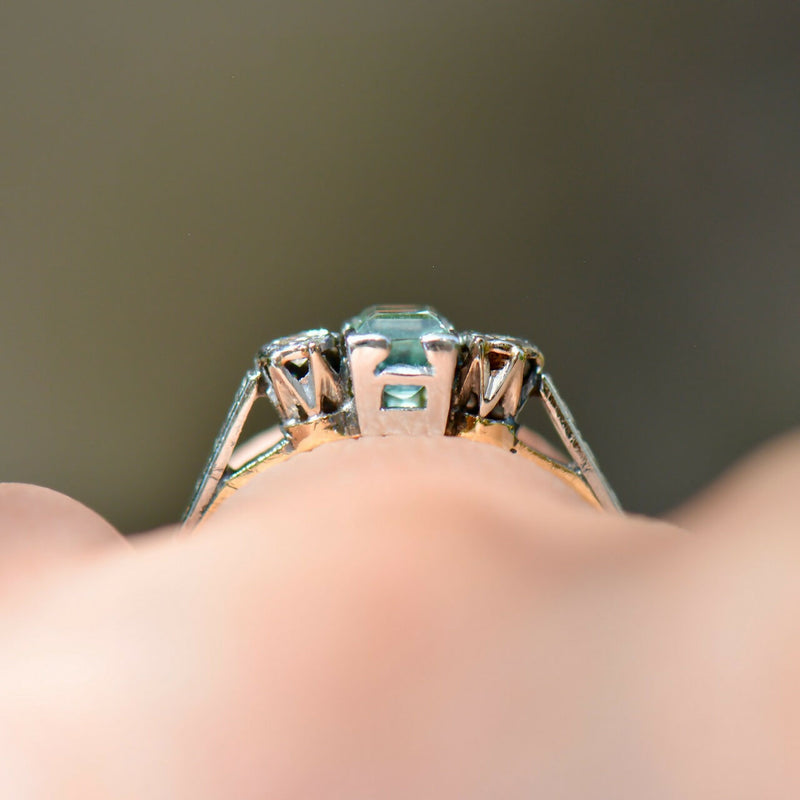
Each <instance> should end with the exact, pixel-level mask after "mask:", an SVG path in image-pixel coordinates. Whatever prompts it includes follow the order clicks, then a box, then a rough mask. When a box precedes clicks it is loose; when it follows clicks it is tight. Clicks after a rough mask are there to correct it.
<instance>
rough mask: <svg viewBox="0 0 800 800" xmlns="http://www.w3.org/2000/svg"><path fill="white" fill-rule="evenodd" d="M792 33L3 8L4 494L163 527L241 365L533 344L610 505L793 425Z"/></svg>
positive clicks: (608, 7)
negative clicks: (517, 339) (605, 481)
mask: <svg viewBox="0 0 800 800" xmlns="http://www.w3.org/2000/svg"><path fill="white" fill-rule="evenodd" d="M799 32H800V4H798V3H797V2H794V0H786V1H785V2H774V1H769V0H758V1H757V2H755V1H754V2H733V1H731V2H711V1H710V0H706V1H704V2H699V1H698V0H678V2H669V3H667V2H662V3H650V2H641V3H620V2H598V1H597V0H593V1H590V0H583V1H582V2H575V1H574V0H573V1H572V2H567V1H565V0H559V1H558V2H555V1H553V0H551V1H549V2H547V1H538V0H537V1H536V2H532V0H524V1H519V2H502V1H500V2H478V0H466V1H465V2H436V0H434V1H433V2H416V1H415V2H377V1H376V0H350V1H349V2H334V1H333V0H314V2H299V1H295V2H264V0H260V1H259V2H254V0H228V1H227V2H219V1H217V2H209V1H207V0H200V2H190V0H175V1H174V2H164V0H158V1H157V2H156V0H139V1H138V2H135V3H132V2H121V1H120V0H110V2H109V0H102V2H100V0H73V2H70V3H61V2H56V1H55V0H49V1H48V2H41V0H25V2H17V3H6V4H3V5H2V9H0V113H1V114H2V125H0V270H1V272H0V332H1V334H2V335H1V336H0V388H1V389H2V414H0V441H2V447H1V448H0V479H3V480H18V481H33V482H37V483H41V484H45V485H48V486H52V487H54V488H57V489H59V490H61V491H64V492H67V493H70V494H72V495H74V496H76V497H78V498H79V499H81V500H82V501H84V502H85V503H87V504H89V505H91V506H93V507H95V508H97V509H98V510H99V511H100V512H101V513H103V514H104V515H106V516H107V517H108V518H109V519H110V520H111V521H112V522H114V523H115V524H117V525H119V526H120V527H121V528H122V529H123V530H126V531H132V530H137V529H142V528H146V527H150V526H154V525H157V524H160V523H164V522H167V521H170V520H174V519H176V518H177V517H178V515H179V514H180V512H181V509H182V507H183V504H184V502H185V500H186V498H187V497H188V494H189V492H190V489H191V486H192V483H193V481H194V479H195V477H196V474H197V472H198V471H199V469H200V467H201V464H202V462H203V460H204V458H205V456H206V454H207V451H208V449H209V447H210V444H211V441H212V439H213V437H214V435H215V433H216V430H217V428H218V426H219V424H220V422H221V420H222V417H223V415H224V413H225V411H226V408H227V405H228V403H229V401H230V398H231V396H232V394H233V391H234V389H235V387H236V385H237V383H238V381H239V379H240V377H241V374H242V373H243V371H244V369H245V368H246V367H247V366H248V364H249V361H250V358H251V356H252V354H253V353H254V351H255V350H256V348H257V347H258V345H260V344H261V343H262V342H263V341H266V340H268V339H271V338H273V337H275V336H278V335H282V334H288V333H292V332H295V331H298V330H301V329H303V328H306V327H312V326H318V325H327V326H337V325H338V324H339V322H340V321H341V320H342V319H343V318H344V317H347V316H349V315H351V314H352V313H354V312H356V311H358V310H359V309H360V308H361V307H362V306H365V305H368V304H370V303H374V302H392V301H394V302H397V301H417V302H425V303H430V304H433V305H434V306H436V307H438V308H439V309H440V310H441V311H442V312H443V313H444V314H445V315H447V316H448V317H450V318H451V319H452V320H453V321H454V322H455V323H456V325H458V326H461V327H471V328H477V329H479V330H487V331H500V332H506V333H512V334H517V335H523V336H527V337H529V338H531V339H532V340H533V341H535V342H536V343H537V344H538V345H539V346H540V347H541V348H542V349H543V350H544V352H545V354H546V356H547V360H548V364H549V367H550V369H551V372H552V374H553V375H554V377H555V378H556V380H557V382H558V384H559V387H560V388H561V390H562V393H563V394H564V395H565V397H566V398H567V400H568V402H569V403H570V404H571V406H572V407H573V410H574V411H575V413H576V416H577V418H578V421H579V422H580V424H581V426H582V427H583V429H584V432H585V433H586V435H587V438H588V440H589V441H590V442H591V444H592V446H593V448H594V449H595V451H596V452H597V454H598V455H599V456H600V460H601V462H602V464H603V465H604V467H605V469H606V471H607V473H608V475H609V477H610V479H611V480H612V482H613V484H614V485H615V487H616V488H617V489H618V491H619V494H620V496H621V498H622V499H623V501H624V502H625V504H626V505H627V506H628V507H630V508H633V509H636V510H645V511H659V510H663V509H665V508H667V507H669V506H670V505H671V504H673V503H676V502H677V501H679V500H680V499H681V498H683V497H685V496H686V495H687V494H689V493H690V492H692V491H694V490H695V489H696V488H697V487H699V486H701V485H702V484H703V483H704V482H706V481H707V480H708V479H710V478H711V477H712V476H713V475H714V474H715V473H717V472H718V471H719V470H720V469H721V468H722V467H723V466H724V465H725V464H727V463H729V462H730V461H731V460H732V459H733V458H734V457H736V456H737V455H738V454H741V453H743V452H744V451H745V450H747V449H748V448H750V447H751V446H753V445H754V444H755V443H756V442H758V441H760V440H762V439H763V438H765V437H767V436H769V435H772V434H774V433H777V432H779V431H782V430H785V429H787V428H789V427H791V426H793V425H795V424H797V422H798V418H799V417H800V377H799V372H800V319H799V314H800V311H799V310H798V309H799V308H800V264H799V260H798V251H799V250H800V199H799V197H798V195H799V194H800V56H799V55H798V33H799Z"/></svg>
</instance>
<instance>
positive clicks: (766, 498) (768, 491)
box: [668, 428, 800, 534]
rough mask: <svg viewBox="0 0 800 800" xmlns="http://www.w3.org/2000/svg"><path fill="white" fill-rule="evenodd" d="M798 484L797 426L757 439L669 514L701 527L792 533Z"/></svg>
mask: <svg viewBox="0 0 800 800" xmlns="http://www.w3.org/2000/svg"><path fill="white" fill-rule="evenodd" d="M799 485H800V428H799V429H795V430H793V431H790V432H788V433H785V434H783V435H781V436H779V437H777V438H775V439H772V440H770V441H768V442H766V443H765V444H763V445H761V447H759V448H758V449H756V450H755V451H754V452H752V453H750V454H748V455H747V456H745V457H744V458H743V459H741V460H740V461H738V462H737V463H735V464H734V465H733V466H732V467H730V468H729V469H728V470H726V471H725V472H724V473H723V474H722V475H721V476H720V477H719V478H717V479H716V480H715V481H714V482H713V483H712V484H711V485H710V486H709V487H707V488H706V489H704V490H702V491H701V492H700V493H699V494H698V495H696V496H695V497H693V498H691V499H690V500H689V501H687V502H686V503H684V504H683V505H682V506H680V507H678V508H677V509H675V510H674V511H672V512H671V513H670V514H669V515H668V517H669V519H670V520H671V521H673V522H675V523H677V524H678V525H680V526H682V527H684V528H687V529H688V530H691V531H696V532H700V533H709V534H711V533H735V532H761V531H766V530H771V531H776V532H778V531H783V530H786V531H794V532H795V533H796V532H797V529H798V523H799V521H800V494H799V493H798V492H797V487H798V486H799Z"/></svg>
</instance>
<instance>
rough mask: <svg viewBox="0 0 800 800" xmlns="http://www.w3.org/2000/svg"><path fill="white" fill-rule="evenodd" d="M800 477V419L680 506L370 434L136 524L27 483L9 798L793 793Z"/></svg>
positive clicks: (1, 730)
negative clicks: (193, 508) (605, 494)
mask: <svg viewBox="0 0 800 800" xmlns="http://www.w3.org/2000/svg"><path fill="white" fill-rule="evenodd" d="M798 485H800V438H798V437H797V436H794V437H793V438H786V439H784V440H781V441H779V442H777V443H776V444H773V445H771V446H769V447H768V448H766V449H765V450H764V451H762V452H760V453H759V454H757V455H756V456H755V457H753V458H752V459H751V460H749V461H748V462H745V463H744V465H743V466H741V467H739V468H737V469H736V470H734V471H733V472H732V473H731V474H730V475H729V476H727V477H726V478H724V479H723V480H722V481H721V482H720V483H719V484H718V485H716V486H715V487H713V488H712V489H711V490H710V491H709V492H708V493H706V495H705V496H703V497H700V498H698V499H697V500H696V501H694V502H692V503H691V504H689V505H688V506H687V507H686V508H685V509H684V510H682V511H680V512H678V513H676V514H675V515H674V522H675V523H677V524H668V523H665V522H659V521H655V520H649V519H645V518H638V517H626V518H620V517H616V516H612V515H607V514H603V513H600V512H596V511H594V510H593V509H591V508H590V507H588V506H587V505H585V504H584V503H583V501H581V500H580V499H579V498H578V497H577V496H574V495H573V494H572V493H571V492H570V491H569V490H567V489H565V488H564V487H563V486H562V484H561V483H560V482H559V481H558V480H556V479H555V478H552V477H551V476H550V475H548V474H547V473H546V472H544V471H543V470H541V469H539V468H538V467H536V466H535V465H533V464H531V463H529V462H525V461H522V460H521V459H517V458H514V456H512V455H511V454H509V453H505V452H502V451H499V450H496V449H494V448H491V447H483V446H480V445H477V444H474V443H471V442H467V441H462V440H460V439H456V438H441V439H402V438H399V437H398V438H387V439H371V440H370V439H362V440H351V441H345V442H342V443H340V444H334V445H328V446H326V447H323V448H320V449H319V450H316V451H314V452H312V453H309V454H307V455H304V456H301V457H298V458H296V459H293V460H292V461H290V462H288V463H286V464H283V465H280V466H278V467H275V468H273V470H271V471H269V472H267V473H265V474H264V475H262V476H260V477H259V478H257V479H255V480H253V481H252V482H251V483H250V484H248V486H247V487H245V488H244V489H243V490H242V491H241V492H240V493H239V494H238V495H237V496H236V497H234V498H233V499H232V500H230V501H229V502H228V503H227V504H226V505H223V506H222V508H221V509H220V510H219V512H218V513H217V514H215V515H214V516H213V517H212V518H210V519H209V520H208V521H207V523H206V524H204V525H203V526H202V527H201V528H200V529H199V530H198V532H197V534H196V535H195V536H193V537H191V538H188V539H181V538H176V537H174V536H172V534H173V533H174V531H173V530H165V531H158V532H155V533H153V534H151V535H148V536H147V537H143V538H140V539H138V540H137V541H136V542H135V545H136V546H135V548H132V547H130V546H128V545H127V544H126V543H125V542H124V540H122V539H121V537H120V536H119V535H118V534H117V533H116V532H115V531H113V530H112V529H111V528H110V527H109V526H108V525H107V524H106V523H104V522H103V521H102V520H100V519H99V518H98V517H97V516H96V515H94V514H93V513H92V512H90V511H88V510H87V509H85V508H83V507H81V506H80V505H79V504H77V503H75V502H74V501H70V500H68V499H66V498H63V497H61V496H59V495H55V494H54V493H52V492H48V491H46V490H42V489H36V488H33V487H24V486H14V485H6V486H3V487H0V570H1V572H0V653H2V658H1V659H0V797H2V798H81V799H82V800H85V799H86V798H192V799H193V800H195V799H197V798H237V800H242V799H245V798H264V797H269V798H284V797H285V798H340V797H341V798H361V797H363V798H394V797H396V798H409V797H414V798H445V797H452V798H459V799H462V798H532V797H541V798H587V800H589V799H591V800H597V798H632V800H633V799H634V798H635V799H636V800H641V799H642V798H648V800H651V799H657V798H704V799H707V798H784V797H785V798H795V797H797V796H800V795H799V793H800V762H799V761H798V759H797V758H796V755H797V752H798V747H800V680H798V675H800V623H798V622H797V620H798V611H800V580H798V575H799V574H800V493H798V492H797V489H796V487H797V486H798ZM678 524H679V525H680V526H681V527H678ZM687 530H688V531H692V534H690V533H687Z"/></svg>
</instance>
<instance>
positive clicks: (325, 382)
mask: <svg viewBox="0 0 800 800" xmlns="http://www.w3.org/2000/svg"><path fill="white" fill-rule="evenodd" d="M258 365H259V367H260V369H261V371H262V374H263V375H264V378H265V380H266V392H267V396H268V397H269V399H270V400H271V401H272V404H273V405H274V406H275V408H276V409H277V411H278V414H279V415H280V417H281V425H282V427H283V428H284V429H287V430H288V429H292V428H295V427H296V426H298V425H306V424H308V423H311V422H315V421H317V420H319V419H320V418H326V419H331V420H332V419H334V418H335V417H336V416H337V415H339V416H340V417H342V420H341V422H342V423H343V422H344V417H345V416H346V412H347V411H348V409H349V407H350V405H351V403H350V393H349V391H348V387H347V381H348V376H347V363H346V360H345V359H344V358H343V355H342V347H341V342H340V339H339V337H338V336H337V335H336V334H333V333H331V332H330V331H328V330H325V329H319V330H311V331H304V332H303V333H301V334H299V335H297V336H292V337H289V338H286V339H276V340H275V341H273V342H270V343H269V344H267V345H265V346H264V347H263V348H262V350H261V352H260V353H259V356H258Z"/></svg>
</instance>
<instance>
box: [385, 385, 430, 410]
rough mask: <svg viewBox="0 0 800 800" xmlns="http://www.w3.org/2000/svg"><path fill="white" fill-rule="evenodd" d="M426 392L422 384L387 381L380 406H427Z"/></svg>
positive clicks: (407, 407)
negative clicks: (413, 384) (414, 384)
mask: <svg viewBox="0 0 800 800" xmlns="http://www.w3.org/2000/svg"><path fill="white" fill-rule="evenodd" d="M427 406H428V394H427V392H426V391H425V387H424V386H409V385H403V384H397V383H395V384H392V383H387V384H386V386H384V387H383V394H382V395H381V408H384V409H389V408H405V409H416V408H427Z"/></svg>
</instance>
